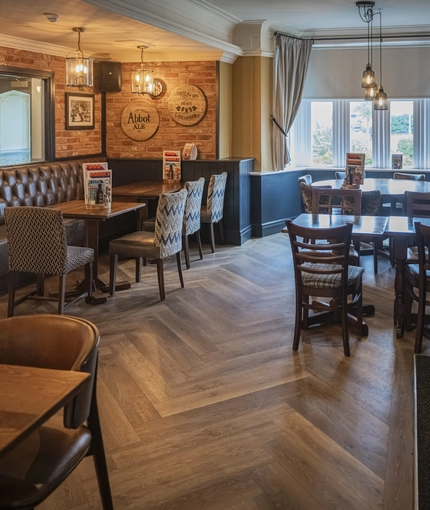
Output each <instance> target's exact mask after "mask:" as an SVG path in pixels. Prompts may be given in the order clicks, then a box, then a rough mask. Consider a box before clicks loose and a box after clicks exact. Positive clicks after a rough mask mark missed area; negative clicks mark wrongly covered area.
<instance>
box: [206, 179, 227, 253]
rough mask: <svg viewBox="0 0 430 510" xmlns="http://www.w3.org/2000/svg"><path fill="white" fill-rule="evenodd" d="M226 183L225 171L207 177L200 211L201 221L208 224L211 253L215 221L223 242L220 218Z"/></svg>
mask: <svg viewBox="0 0 430 510" xmlns="http://www.w3.org/2000/svg"><path fill="white" fill-rule="evenodd" d="M226 184H227V172H222V173H221V174H216V175H211V177H210V179H209V186H208V196H207V199H206V204H205V205H203V206H202V208H201V211H200V221H201V223H208V224H209V225H210V236H211V250H212V253H215V232H214V224H215V223H217V224H218V226H219V233H220V238H221V243H222V244H224V227H223V221H222V219H223V216H224V196H225V187H226Z"/></svg>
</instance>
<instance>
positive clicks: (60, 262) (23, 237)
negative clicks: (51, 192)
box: [4, 206, 94, 317]
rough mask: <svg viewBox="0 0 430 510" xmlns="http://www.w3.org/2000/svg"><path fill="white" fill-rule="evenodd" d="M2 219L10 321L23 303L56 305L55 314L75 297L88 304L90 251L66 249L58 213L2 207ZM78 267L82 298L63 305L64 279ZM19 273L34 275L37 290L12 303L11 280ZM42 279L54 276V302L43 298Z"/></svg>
mask: <svg viewBox="0 0 430 510" xmlns="http://www.w3.org/2000/svg"><path fill="white" fill-rule="evenodd" d="M4 215H5V223H6V233H7V242H8V253H9V277H8V278H9V280H8V283H9V297H8V317H12V316H13V314H14V309H15V307H16V306H17V305H19V304H21V303H22V302H23V301H25V300H27V299H39V300H45V301H57V303H58V306H57V309H58V313H59V314H62V313H64V308H65V306H66V305H67V304H70V303H72V302H74V301H75V300H76V299H77V298H78V297H82V296H84V295H86V296H87V300H88V301H90V300H91V296H92V280H93V276H92V267H93V266H92V265H93V260H94V250H93V249H92V248H83V247H79V246H67V242H66V230H65V226H64V221H63V213H62V212H61V211H57V210H55V209H50V208H47V207H30V206H21V207H6V208H5V211H4ZM81 266H85V281H86V282H87V288H86V289H85V292H84V293H83V294H81V295H79V296H77V297H76V296H75V297H74V298H73V299H72V300H67V301H66V276H67V274H68V273H70V272H71V271H73V270H75V269H77V268H79V267H81ZM19 272H24V273H34V274H36V275H37V277H38V280H37V288H36V290H35V291H33V292H31V293H29V294H27V295H26V296H24V297H21V298H20V299H18V300H15V287H16V281H15V280H16V275H17V273H19ZM45 275H53V276H58V279H59V292H58V298H57V297H49V296H45V295H44V277H45Z"/></svg>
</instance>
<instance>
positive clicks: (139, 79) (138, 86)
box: [131, 46, 154, 94]
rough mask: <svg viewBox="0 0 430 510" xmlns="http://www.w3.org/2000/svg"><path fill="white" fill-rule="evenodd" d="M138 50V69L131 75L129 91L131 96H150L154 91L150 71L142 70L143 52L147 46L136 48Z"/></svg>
mask: <svg viewBox="0 0 430 510" xmlns="http://www.w3.org/2000/svg"><path fill="white" fill-rule="evenodd" d="M138 48H139V49H140V69H137V70H135V71H133V72H132V73H131V91H132V93H133V94H152V92H153V90H154V78H153V76H152V70H148V69H144V65H143V50H146V49H147V48H148V46H138Z"/></svg>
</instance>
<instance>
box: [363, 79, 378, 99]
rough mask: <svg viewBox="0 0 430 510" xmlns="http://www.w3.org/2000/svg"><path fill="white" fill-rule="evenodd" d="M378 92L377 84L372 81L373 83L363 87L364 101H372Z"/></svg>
mask: <svg viewBox="0 0 430 510" xmlns="http://www.w3.org/2000/svg"><path fill="white" fill-rule="evenodd" d="M377 92H378V85H376V83H374V84H373V85H369V86H368V87H366V88H365V89H364V100H365V101H373V100H374V99H375V96H376V93H377Z"/></svg>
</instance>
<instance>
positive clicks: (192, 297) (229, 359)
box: [0, 234, 430, 510]
mask: <svg viewBox="0 0 430 510" xmlns="http://www.w3.org/2000/svg"><path fill="white" fill-rule="evenodd" d="M195 248H196V247H195V246H192V247H191V249H192V253H193V256H192V261H191V268H190V269H189V270H186V271H184V280H185V288H184V289H181V287H180V285H179V281H178V275H177V269H176V261H175V260H174V257H173V258H171V259H169V260H167V261H166V264H165V266H166V275H165V279H166V299H165V301H163V302H160V301H159V293H158V284H157V277H156V268H155V267H154V266H153V265H148V266H147V267H146V268H143V272H142V280H141V282H139V283H135V282H134V262H133V261H131V260H123V261H120V263H119V271H120V273H119V276H118V279H121V280H124V279H128V280H129V281H130V282H132V284H131V288H130V289H129V290H127V291H122V292H117V293H116V294H115V296H114V297H113V298H112V297H110V298H108V300H107V302H106V303H104V304H103V305H99V306H89V305H87V304H86V303H85V302H84V301H83V300H81V301H79V302H77V303H75V304H74V305H72V306H71V307H69V308H67V310H66V313H68V314H70V315H75V316H79V317H83V318H85V319H87V320H90V321H92V322H93V323H94V324H95V325H96V326H97V327H98V328H99V331H100V335H101V346H100V356H99V383H98V400H99V407H100V414H101V421H102V428H103V433H104V440H105V447H106V454H107V460H108V466H109V474H110V480H111V485H112V493H113V500H114V506H115V509H116V510H150V509H153V510H162V509H163V510H167V509H171V510H179V509H180V510H182V509H183V510H275V509H277V510H279V509H280V510H325V509H327V510H333V509H340V510H355V509H356V510H382V509H383V510H412V508H413V470H412V466H413V384H412V382H413V343H414V332H409V333H406V334H405V337H404V338H403V339H401V340H398V339H396V336H395V331H394V327H393V319H392V309H393V298H394V292H393V281H394V270H393V269H392V268H391V267H390V265H389V263H388V261H387V260H383V259H380V261H379V274H378V275H377V276H375V275H374V274H373V260H372V257H362V260H361V262H362V264H363V265H364V267H365V273H364V278H363V292H364V300H365V302H366V303H373V304H375V306H376V314H375V316H374V317H368V318H366V321H367V323H368V326H369V336H368V337H367V338H361V339H360V338H357V337H356V336H354V335H353V334H351V338H350V343H351V357H350V358H348V359H347V358H345V357H344V356H343V346H342V339H341V332H340V328H339V327H338V326H337V325H327V326H324V327H317V328H312V329H310V330H308V331H303V335H302V341H301V343H300V347H299V351H298V352H296V353H294V352H293V351H292V348H291V347H292V337H293V331H294V313H295V310H294V275H293V272H292V267H291V253H290V247H289V241H288V237H287V236H285V235H284V234H276V235H273V236H269V237H265V238H263V239H251V240H250V241H248V242H247V243H246V244H244V245H243V246H241V247H237V246H235V247H232V246H217V250H216V252H215V253H214V254H212V253H210V250H209V249H208V247H207V246H205V247H204V258H203V260H198V256H197V255H196V253H197V252H195ZM99 274H100V277H101V278H102V279H103V280H105V281H108V257H107V255H106V254H102V255H101V257H100V260H99ZM74 277H75V278H74ZM80 277H81V273H80V272H77V273H76V276H75V274H74V275H72V277H71V279H70V282H69V285H73V284H74V280H76V279H79V278H80ZM55 284H56V282H55V281H54V280H53V279H48V280H47V282H46V285H47V288H48V289H50V290H51V288H53V287H55ZM6 308H7V296H6V295H2V296H0V314H1V315H2V316H3V317H5V316H6ZM33 313H55V308H54V306H53V305H52V304H50V303H40V302H32V301H27V302H25V303H23V304H22V305H20V306H19V307H18V308H17V309H16V315H17V316H19V315H25V314H33ZM429 347H430V342H429V341H428V340H426V339H425V340H424V349H425V350H426V349H428V348H429ZM100 508H101V505H100V499H99V495H98V489H97V481H96V477H95V474H94V466H93V464H92V461H91V459H84V461H83V462H82V463H81V465H80V466H79V467H78V469H77V470H76V471H75V472H74V473H72V475H71V476H70V477H69V478H68V479H67V480H66V481H65V482H64V483H63V485H62V486H61V487H60V488H59V489H58V490H57V491H56V492H55V493H54V494H52V495H51V496H50V497H49V498H48V500H47V501H46V502H45V503H43V504H42V505H40V507H39V509H40V510H54V509H55V510H99V509H100Z"/></svg>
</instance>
